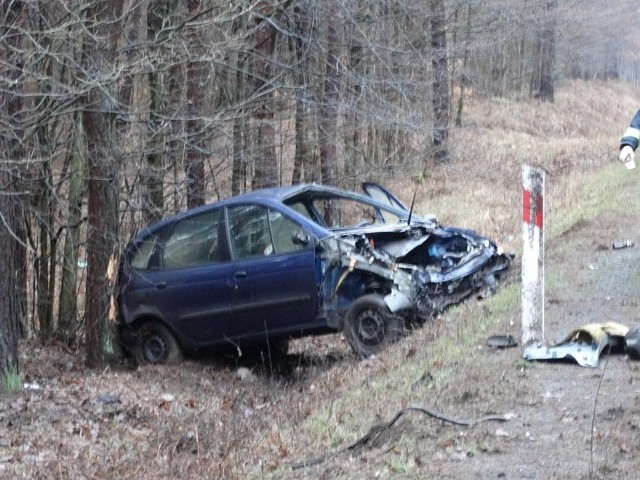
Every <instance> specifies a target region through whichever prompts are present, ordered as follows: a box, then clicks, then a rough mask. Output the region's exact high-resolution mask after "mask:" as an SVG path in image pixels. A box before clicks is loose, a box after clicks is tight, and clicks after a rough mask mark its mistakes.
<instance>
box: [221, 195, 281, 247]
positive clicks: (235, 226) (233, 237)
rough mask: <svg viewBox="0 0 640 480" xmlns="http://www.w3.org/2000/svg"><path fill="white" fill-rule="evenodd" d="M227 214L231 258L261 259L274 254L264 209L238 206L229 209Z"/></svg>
mask: <svg viewBox="0 0 640 480" xmlns="http://www.w3.org/2000/svg"><path fill="white" fill-rule="evenodd" d="M228 212H229V240H230V242H231V251H232V252H233V258H236V259H240V258H249V257H262V256H267V255H271V254H273V253H274V248H273V241H272V239H271V231H270V228H269V219H268V215H267V208H266V207H263V206H261V205H238V206H234V207H230V208H229V210H228Z"/></svg>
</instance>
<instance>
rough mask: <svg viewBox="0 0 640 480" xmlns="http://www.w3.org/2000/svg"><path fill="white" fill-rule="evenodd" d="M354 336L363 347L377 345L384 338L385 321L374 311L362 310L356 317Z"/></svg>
mask: <svg viewBox="0 0 640 480" xmlns="http://www.w3.org/2000/svg"><path fill="white" fill-rule="evenodd" d="M355 323H356V324H355V327H356V335H357V337H358V338H359V339H360V341H362V343H364V344H365V345H379V344H380V343H382V341H383V340H384V337H385V319H384V317H383V316H382V315H381V314H380V312H377V311H375V310H372V309H370V308H368V309H366V310H363V311H362V312H360V313H359V314H358V316H357V317H356V322H355Z"/></svg>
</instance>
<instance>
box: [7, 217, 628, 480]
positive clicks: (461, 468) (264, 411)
mask: <svg viewBox="0 0 640 480" xmlns="http://www.w3.org/2000/svg"><path fill="white" fill-rule="evenodd" d="M638 231H640V215H638V214H634V213H629V214H628V215H626V216H624V218H620V217H614V218H611V217H609V216H608V215H603V216H601V217H600V218H597V219H595V220H592V221H588V222H587V221H582V222H579V223H578V224H577V225H576V226H574V228H572V229H571V230H570V231H569V232H567V233H565V234H564V235H562V236H561V237H559V238H557V239H554V241H553V242H548V244H547V256H546V262H545V264H546V275H547V288H546V309H545V322H546V326H545V332H546V339H547V342H546V343H548V344H550V343H553V342H554V341H555V340H557V339H559V338H561V337H563V336H564V335H566V334H567V333H568V332H569V331H570V330H572V329H573V328H576V327H579V326H582V325H584V324H587V323H592V322H606V321H615V322H620V323H622V324H625V325H628V326H631V325H633V324H636V323H640V318H639V313H638V299H637V289H638V280H639V279H640V270H639V268H640V267H639V266H640V261H639V258H640V245H639V246H636V247H634V248H626V249H620V250H613V249H612V248H611V244H612V242H613V241H616V240H632V241H638V240H640V238H639V237H638V235H637V232H638ZM516 281H517V280H516ZM480 311H481V310H480ZM438 321H439V322H444V323H445V324H446V323H447V320H446V316H445V318H444V319H440V320H438ZM518 327H519V326H518V324H517V322H515V324H514V325H513V326H505V331H508V332H510V333H513V334H514V335H516V336H518V335H519V334H518ZM439 328H440V327H438V328H435V327H427V328H425V329H422V330H419V331H416V332H415V333H414V335H412V336H411V337H412V338H409V339H406V340H403V341H401V342H400V344H399V345H397V346H394V348H396V349H397V350H399V351H401V352H402V353H401V354H402V355H405V358H407V359H410V358H411V357H412V355H414V353H415V350H414V348H415V345H420V344H422V342H425V341H428V340H429V337H430V336H431V337H433V335H434V334H437V333H438V332H439V331H442V330H444V329H446V328H455V326H452V325H449V326H446V325H443V326H442V330H439ZM423 337H424V338H423ZM310 352H313V353H310ZM522 354H523V349H522V347H521V346H518V347H515V348H509V349H501V350H495V349H489V348H487V347H486V346H484V345H483V344H478V345H475V346H474V347H473V348H472V349H470V351H469V358H468V361H463V362H461V363H460V365H459V368H458V369H457V370H456V372H455V373H454V374H453V375H452V376H451V378H450V379H449V381H448V382H443V384H442V385H441V386H440V387H437V388H434V389H433V396H432V397H430V398H425V397H424V396H422V397H420V398H416V401H417V402H418V403H421V404H423V405H426V406H428V407H429V408H433V409H434V410H435V411H437V412H439V413H442V414H445V415H448V416H450V417H452V418H450V419H449V420H451V419H453V420H456V419H457V420H467V421H473V420H477V419H479V418H481V417H484V416H486V415H494V416H505V418H506V419H508V420H507V421H504V422H502V421H497V420H495V419H494V418H490V419H488V420H486V421H482V422H479V423H475V424H474V425H472V426H468V425H467V426H465V425H460V424H456V423H453V422H451V421H449V420H447V419H444V420H443V419H437V418H434V417H433V416H430V415H425V414H424V413H421V412H418V411H411V412H407V413H406V414H404V415H403V416H401V418H399V419H398V421H397V422H396V423H395V424H393V425H392V426H389V427H388V428H386V429H379V431H378V432H377V434H376V435H372V436H370V437H369V438H368V441H367V442H363V445H362V446H361V447H360V448H355V449H351V450H348V449H347V447H349V445H353V444H354V443H355V442H356V441H357V440H358V439H359V438H361V437H362V436H363V435H365V434H366V433H367V432H368V431H369V428H370V427H371V426H374V425H376V424H378V425H380V424H382V423H384V422H386V421H389V420H391V419H392V418H393V412H394V411H397V409H394V406H393V405H389V406H387V407H386V408H380V409H378V410H375V411H374V410H371V404H367V405H366V407H365V408H363V409H362V410H361V411H358V409H357V408H356V409H355V410H356V411H358V412H357V415H358V416H359V418H358V419H355V420H354V419H351V420H349V423H350V424H353V423H356V424H358V425H359V426H360V431H359V432H352V433H351V435H347V436H345V435H337V433H336V437H335V440H331V438H329V441H327V434H326V433H325V434H323V435H320V436H321V437H322V439H321V440H320V441H318V440H316V442H315V444H314V443H313V442H312V440H311V439H310V437H309V436H308V434H307V436H302V433H301V432H302V428H300V430H298V429H297V428H296V425H302V424H303V422H305V421H306V420H307V419H308V418H310V417H311V416H312V415H314V413H315V414H317V409H321V410H322V409H325V410H326V411H327V412H328V413H327V421H328V422H329V421H335V423H336V424H340V422H341V419H340V418H338V419H334V418H333V416H332V414H331V408H332V407H331V405H333V404H334V402H338V401H339V398H340V396H341V395H343V394H344V392H345V391H347V390H352V389H353V388H355V387H358V388H362V386H363V385H365V384H367V385H369V384H370V383H373V382H375V378H376V377H375V374H374V373H372V372H380V371H382V370H384V368H385V367H384V365H381V363H380V362H382V361H383V359H381V358H378V359H372V360H365V361H360V362H359V361H357V360H356V359H355V358H353V356H352V355H351V354H350V352H349V350H348V348H347V346H346V343H345V342H344V340H343V339H342V338H341V337H340V336H339V335H334V336H327V337H321V338H313V339H306V340H303V341H299V342H298V343H296V344H294V351H293V353H292V354H290V355H288V356H287V357H286V358H285V359H282V360H279V361H277V362H274V363H270V364H268V365H266V364H264V363H262V364H260V363H251V362H249V363H246V364H239V363H237V362H236V361H235V360H230V359H228V358H225V357H215V358H202V359H193V360H190V361H187V362H185V364H183V365H180V366H177V367H173V368H167V367H144V368H139V369H135V370H133V369H129V368H125V367H122V368H111V369H107V370H105V371H104V372H87V371H86V370H84V368H83V367H82V364H81V356H80V355H78V356H74V355H72V354H71V353H69V352H64V351H63V350H61V349H59V348H56V347H51V348H47V349H43V348H35V347H32V346H29V345H25V346H23V350H22V353H21V361H22V372H23V375H24V379H25V389H24V390H23V391H22V392H19V393H17V394H13V395H10V396H5V397H2V398H0V477H2V478H60V479H62V478H114V477H122V476H123V475H127V476H128V477H130V478H132V479H134V478H150V479H155V478H162V479H164V478H234V479H235V478H302V479H311V478H326V479H329V478H345V479H360V478H362V479H365V478H438V479H491V478H496V479H500V478H507V479H540V480H542V479H545V480H546V479H554V478H562V479H591V478H603V479H605V478H606V479H609V478H616V479H635V478H638V469H639V467H640V461H639V460H638V458H639V455H638V454H639V453H640V405H639V402H638V397H639V395H640V383H639V381H638V374H639V372H640V362H636V361H633V360H631V359H629V358H628V357H627V356H626V355H625V354H624V352H617V353H611V354H606V355H603V356H602V358H601V362H600V365H599V366H598V368H585V367H580V366H578V365H577V364H575V363H573V362H552V361H550V362H534V363H528V362H525V361H524V360H523V359H522ZM408 361H411V360H408ZM241 367H244V368H241ZM424 377H428V373H425V375H424ZM427 380H428V379H427ZM425 381H426V380H425ZM365 395H366V393H365ZM389 398H390V399H391V398H395V397H393V395H392V393H391V392H390V393H389ZM378 403H379V402H378ZM390 403H392V402H391V400H390ZM405 406H406V405H405ZM354 415H355V414H354ZM345 421H346V420H345ZM327 428H329V429H331V428H333V427H331V426H329V427H327ZM336 428H337V427H336ZM307 430H308V429H307ZM299 432H300V436H299V437H298V436H297V435H298V433H299ZM329 437H330V435H329ZM309 442H311V443H309ZM305 459H307V460H308V459H315V460H316V462H314V463H313V464H312V465H308V466H305V467H301V468H292V466H298V467H299V466H300V465H299V462H300V461H301V460H305Z"/></svg>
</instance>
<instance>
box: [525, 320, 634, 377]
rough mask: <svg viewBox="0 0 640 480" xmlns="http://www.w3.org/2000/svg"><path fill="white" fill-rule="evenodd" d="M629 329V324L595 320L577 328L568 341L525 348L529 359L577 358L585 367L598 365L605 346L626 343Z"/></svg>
mask: <svg viewBox="0 0 640 480" xmlns="http://www.w3.org/2000/svg"><path fill="white" fill-rule="evenodd" d="M628 331H629V328H628V327H626V326H625V325H622V324H619V323H616V322H608V323H591V324H588V325H585V326H583V327H580V328H577V329H575V330H573V331H572V332H571V333H570V334H569V335H568V336H567V337H565V339H564V340H561V341H560V342H558V343H556V344H555V345H552V346H550V347H547V346H544V345H540V344H534V345H530V346H529V347H527V348H526V349H525V351H524V358H525V359H526V360H567V359H573V360H575V361H576V362H577V363H578V365H580V366H583V367H593V368H596V367H597V366H598V362H599V360H600V354H601V353H602V352H603V350H604V349H605V348H607V347H608V348H609V350H611V349H613V348H616V347H618V346H622V345H623V340H624V337H625V335H626V334H627V332H628Z"/></svg>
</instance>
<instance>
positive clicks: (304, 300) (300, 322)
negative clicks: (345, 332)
mask: <svg viewBox="0 0 640 480" xmlns="http://www.w3.org/2000/svg"><path fill="white" fill-rule="evenodd" d="M227 224H228V235H229V245H230V251H231V254H232V257H233V266H234V268H233V269H232V272H231V276H230V278H229V283H230V285H232V287H233V288H232V297H231V302H232V311H233V319H234V322H235V324H236V327H237V328H238V330H242V331H243V332H244V334H243V336H245V337H253V338H255V339H261V338H263V337H264V338H265V339H266V338H267V337H268V336H270V335H275V334H278V335H282V334H284V333H291V334H295V333H296V332H301V331H304V330H306V329H310V328H313V327H315V326H317V323H318V320H317V316H318V315H317V313H318V306H317V284H316V265H315V248H314V244H313V240H312V238H311V236H310V235H309V234H308V233H307V232H305V231H304V230H303V228H302V227H301V226H300V225H299V224H297V223H296V222H294V221H293V220H291V219H290V218H288V217H286V216H285V215H284V214H283V213H282V212H280V211H277V210H275V209H271V208H267V207H265V206H262V205H259V204H242V205H235V206H231V207H228V209H227Z"/></svg>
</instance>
